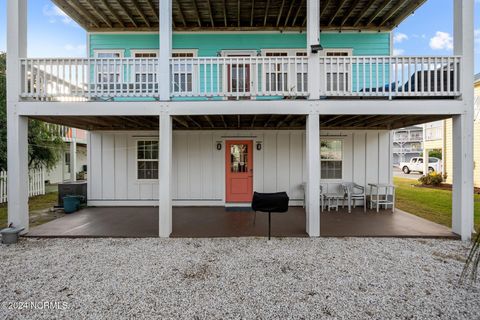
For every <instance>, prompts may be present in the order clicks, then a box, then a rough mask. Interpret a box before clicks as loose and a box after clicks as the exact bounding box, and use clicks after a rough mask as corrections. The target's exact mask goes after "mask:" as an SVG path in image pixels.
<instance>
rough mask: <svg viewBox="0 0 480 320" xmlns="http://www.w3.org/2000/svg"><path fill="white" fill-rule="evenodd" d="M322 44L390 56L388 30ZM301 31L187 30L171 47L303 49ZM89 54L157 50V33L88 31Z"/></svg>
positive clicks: (210, 52) (206, 53) (206, 52)
mask: <svg viewBox="0 0 480 320" xmlns="http://www.w3.org/2000/svg"><path fill="white" fill-rule="evenodd" d="M321 39H322V40H321V43H322V45H323V46H324V47H325V48H352V49H353V54H354V55H356V56H362V55H375V56H377V55H378V56H381V55H390V46H391V43H390V33H388V32H375V33H358V32H356V33H322V35H321ZM306 43H307V40H306V35H305V34H304V33H266V34H259V33H250V34H249V33H241V34H232V33H216V34H214V33H208V34H199V33H189V34H174V35H173V48H174V49H198V55H199V56H201V57H211V56H214V57H215V56H216V55H217V52H218V51H220V50H226V49H256V50H259V49H274V48H289V49H295V48H305V47H306ZM89 45H90V55H91V56H93V51H94V50H95V49H124V50H125V57H130V50H131V49H158V47H159V41H158V34H153V33H152V34H145V33H138V34H133V33H131V34H101V33H96V34H91V35H90V43H89Z"/></svg>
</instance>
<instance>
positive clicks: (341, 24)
mask: <svg viewBox="0 0 480 320" xmlns="http://www.w3.org/2000/svg"><path fill="white" fill-rule="evenodd" d="M360 3H361V2H360V1H358V2H357V1H353V2H352V5H351V6H350V7H349V8H348V9H347V14H346V15H345V16H344V17H343V19H342V22H341V23H340V27H343V25H344V24H345V23H347V21H348V19H350V17H351V16H352V13H353V12H355V9H357V6H358V5H359V4H360Z"/></svg>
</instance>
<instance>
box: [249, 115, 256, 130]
mask: <svg viewBox="0 0 480 320" xmlns="http://www.w3.org/2000/svg"><path fill="white" fill-rule="evenodd" d="M255 120H257V115H256V114H254V115H253V117H252V124H251V125H250V128H253V127H255Z"/></svg>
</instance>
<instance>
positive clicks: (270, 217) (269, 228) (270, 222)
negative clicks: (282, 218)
mask: <svg viewBox="0 0 480 320" xmlns="http://www.w3.org/2000/svg"><path fill="white" fill-rule="evenodd" d="M271 233H272V213H271V212H269V213H268V240H270V237H271Z"/></svg>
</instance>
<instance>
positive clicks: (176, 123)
mask: <svg viewBox="0 0 480 320" xmlns="http://www.w3.org/2000/svg"><path fill="white" fill-rule="evenodd" d="M448 117H449V116H446V115H438V116H432V115H321V116H320V128H321V130H326V129H329V130H334V129H339V130H350V129H355V130H393V129H399V128H404V127H408V126H411V125H416V124H421V123H426V122H430V121H436V120H442V119H446V118H448ZM34 118H35V119H38V120H42V121H45V122H49V123H55V124H61V125H66V126H69V127H74V128H79V129H84V130H158V128H159V121H158V117H155V116H124V117H119V116H101V117H95V116H36V117H34ZM305 120H306V117H305V116H304V115H291V114H289V115H201V116H200V115H195V116H193V115H192V116H173V129H174V130H304V129H305Z"/></svg>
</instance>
